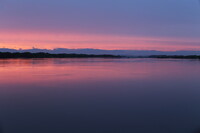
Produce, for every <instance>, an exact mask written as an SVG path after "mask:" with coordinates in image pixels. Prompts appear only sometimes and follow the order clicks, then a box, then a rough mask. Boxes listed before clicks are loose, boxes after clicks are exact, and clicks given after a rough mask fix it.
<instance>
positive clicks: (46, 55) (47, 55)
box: [0, 52, 122, 59]
mask: <svg viewBox="0 0 200 133" xmlns="http://www.w3.org/2000/svg"><path fill="white" fill-rule="evenodd" d="M18 58H122V56H117V55H106V54H105V55H93V54H50V53H29V52H24V53H10V52H0V59H18Z"/></svg>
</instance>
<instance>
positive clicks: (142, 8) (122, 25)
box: [0, 0, 200, 50]
mask: <svg viewBox="0 0 200 133" xmlns="http://www.w3.org/2000/svg"><path fill="white" fill-rule="evenodd" d="M199 37H200V5H199V2H198V0H165V1H163V0H0V47H12V48H13V47H14V48H19V47H22V48H28V47H32V46H37V47H42V48H43V47H45V48H56V47H66V48H67V47H69V48H86V47H87V48H105V49H161V50H162V49H163V50H167V48H168V47H169V50H177V49H180V50H181V49H200V39H199Z"/></svg>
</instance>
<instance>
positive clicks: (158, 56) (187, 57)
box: [149, 55, 200, 59]
mask: <svg viewBox="0 0 200 133" xmlns="http://www.w3.org/2000/svg"><path fill="white" fill-rule="evenodd" d="M149 58H161V59H165V58H171V59H200V55H151V56H149Z"/></svg>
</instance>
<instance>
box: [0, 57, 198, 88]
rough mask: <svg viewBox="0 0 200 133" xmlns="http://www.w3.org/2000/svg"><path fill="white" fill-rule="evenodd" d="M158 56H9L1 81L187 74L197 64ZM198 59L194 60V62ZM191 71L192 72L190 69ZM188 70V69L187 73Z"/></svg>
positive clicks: (1, 70) (0, 66) (46, 81)
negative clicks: (142, 57) (64, 57)
mask: <svg viewBox="0 0 200 133" xmlns="http://www.w3.org/2000/svg"><path fill="white" fill-rule="evenodd" d="M183 63H184V62H183V61H180V60H177V61H176V60H174V61H166V60H165V61H164V60H163V61H161V60H156V59H9V60H0V74H1V76H0V84H1V85H2V84H7V85H15V84H18V85H19V84H34V83H35V84H36V83H37V84H38V83H40V84H43V85H52V84H58V83H62V82H74V83H80V82H87V81H89V82H91V81H97V80H99V81H101V80H104V81H106V80H116V81H117V80H122V79H123V80H134V79H141V80H142V79H144V78H150V79H151V78H161V77H166V76H169V75H170V76H173V75H174V76H178V75H179V76H181V74H182V73H183V72H184V75H186V74H187V72H188V70H190V69H194V66H192V65H191V63H190V65H189V64H188V65H187V64H184V65H183ZM194 63H197V62H195V61H193V62H192V64H194ZM190 73H191V72H190ZM188 74H189V73H188Z"/></svg>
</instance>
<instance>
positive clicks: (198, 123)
mask: <svg viewBox="0 0 200 133" xmlns="http://www.w3.org/2000/svg"><path fill="white" fill-rule="evenodd" d="M199 79H200V61H198V60H173V59H163V60H159V59H89V58H88V59H8V60H0V108H1V109H0V132H3V133H198V130H199V129H200V82H199V81H200V80H199Z"/></svg>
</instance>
